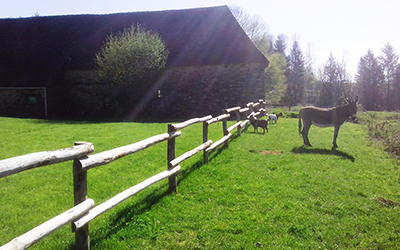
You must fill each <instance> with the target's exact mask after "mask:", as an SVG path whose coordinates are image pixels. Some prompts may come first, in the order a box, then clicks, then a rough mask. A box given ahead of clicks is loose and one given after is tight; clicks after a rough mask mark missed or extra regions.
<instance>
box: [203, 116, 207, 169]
mask: <svg viewBox="0 0 400 250" xmlns="http://www.w3.org/2000/svg"><path fill="white" fill-rule="evenodd" d="M207 141H208V123H207V122H203V143H205V142H207ZM203 163H204V164H208V152H207V150H206V149H204V150H203Z"/></svg>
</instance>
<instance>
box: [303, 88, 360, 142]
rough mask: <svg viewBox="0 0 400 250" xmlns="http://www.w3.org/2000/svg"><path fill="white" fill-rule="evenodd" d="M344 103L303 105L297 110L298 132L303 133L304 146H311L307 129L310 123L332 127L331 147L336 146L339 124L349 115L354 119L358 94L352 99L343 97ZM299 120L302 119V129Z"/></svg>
mask: <svg viewBox="0 0 400 250" xmlns="http://www.w3.org/2000/svg"><path fill="white" fill-rule="evenodd" d="M345 100H346V102H347V103H346V104H345V105H341V106H337V107H334V108H327V109H324V108H317V107H305V108H302V109H301V110H300V112H299V133H300V134H302V135H303V142H304V145H306V146H310V147H312V146H311V143H310V141H309V140H308V131H309V130H310V127H311V125H312V124H314V125H316V126H318V127H332V126H333V127H334V132H333V142H332V143H333V147H335V148H337V147H338V145H337V144H336V138H337V136H338V133H339V128H340V126H341V125H342V124H343V123H344V122H345V121H346V120H347V119H348V118H349V117H351V118H352V119H353V120H355V119H356V114H357V102H358V96H357V97H356V99H355V100H354V101H350V100H349V99H345ZM301 121H303V130H301Z"/></svg>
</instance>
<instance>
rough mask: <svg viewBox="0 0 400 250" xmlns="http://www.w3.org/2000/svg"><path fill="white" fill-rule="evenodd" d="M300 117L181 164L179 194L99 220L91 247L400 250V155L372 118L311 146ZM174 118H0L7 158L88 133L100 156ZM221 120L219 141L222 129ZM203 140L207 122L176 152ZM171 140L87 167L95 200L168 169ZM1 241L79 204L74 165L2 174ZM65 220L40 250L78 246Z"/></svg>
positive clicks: (143, 199)
mask: <svg viewBox="0 0 400 250" xmlns="http://www.w3.org/2000/svg"><path fill="white" fill-rule="evenodd" d="M297 122H298V120H297V119H292V118H282V119H280V120H279V121H278V123H277V124H270V125H269V133H267V134H265V135H262V134H261V133H260V134H257V133H254V132H253V128H249V129H248V131H247V132H244V133H243V134H242V136H241V137H238V138H234V139H233V140H231V143H230V146H229V149H225V150H216V151H215V152H213V154H212V155H211V157H210V164H208V165H202V164H201V161H202V155H201V154H199V155H197V156H195V157H193V158H191V159H190V160H188V161H185V162H183V163H182V164H181V166H182V171H181V173H180V175H179V176H178V192H177V193H174V194H167V189H168V185H167V181H162V182H160V183H158V184H156V185H154V186H152V187H151V188H149V189H147V190H145V191H143V192H141V193H140V194H139V195H137V196H135V197H133V198H130V199H128V200H127V201H125V202H124V203H122V204H121V205H119V206H117V207H116V208H114V209H113V210H111V211H109V212H107V213H106V214H104V215H102V216H100V217H98V218H97V219H95V220H94V221H93V222H91V223H90V235H91V246H92V249H318V248H322V249H325V248H326V249H333V248H339V249H349V248H350V249H398V248H399V246H400V228H399V226H398V225H400V214H399V207H398V206H397V202H400V192H399V190H400V184H399V176H400V171H399V167H398V160H395V159H393V158H392V157H391V156H390V154H389V153H387V152H385V151H383V147H382V146H378V145H377V144H376V143H374V142H371V141H370V140H369V139H368V129H367V126H365V125H360V124H352V123H346V124H345V125H343V126H342V128H341V130H340V132H339V137H338V145H339V148H338V149H337V150H335V151H332V150H331V145H332V144H331V141H332V133H333V129H332V128H325V129H321V128H316V127H312V128H311V130H310V141H311V143H312V144H313V145H314V148H304V147H302V139H301V138H300V136H299V135H298V130H297ZM166 130H167V124H165V123H158V124H157V123H75V122H55V121H45V120H33V119H13V118H0V135H1V138H2V140H1V141H0V159H5V158H8V157H13V156H17V155H21V154H27V153H32V152H38V151H46V150H55V149H59V148H64V147H70V146H72V145H73V143H74V142H75V141H89V142H92V143H93V144H94V146H95V152H101V151H104V150H108V149H112V148H115V147H119V146H123V145H127V144H130V143H134V142H137V141H139V140H142V139H145V138H147V137H150V136H153V135H157V134H161V133H165V132H166ZM221 130H222V125H221V124H213V125H212V128H211V135H210V139H212V140H213V141H216V140H217V139H219V138H221V136H222V132H221ZM201 143H202V125H201V124H198V125H194V126H191V127H188V128H185V129H183V130H182V136H181V137H178V138H177V155H179V154H182V153H184V152H185V151H187V150H190V149H192V148H194V147H196V146H198V145H199V144H201ZM166 167H167V163H166V142H165V143H161V144H159V145H157V146H155V147H151V148H148V149H146V150H144V151H141V152H139V153H137V154H134V155H131V156H128V157H125V158H122V159H121V160H118V161H116V162H113V163H111V164H109V165H107V166H102V167H100V168H96V169H93V170H90V171H89V173H88V180H89V183H88V185H89V187H88V190H89V194H88V196H89V197H90V198H92V199H94V200H95V202H96V204H100V203H101V202H103V201H105V200H107V199H109V198H110V197H112V196H113V195H115V194H117V193H118V192H121V191H123V190H125V189H127V188H129V187H131V186H133V185H135V184H137V183H138V182H140V181H142V180H144V179H146V178H148V177H150V176H151V175H154V174H156V173H158V172H161V171H163V170H165V169H166ZM0 197H1V199H0V246H1V245H3V244H5V243H7V242H8V241H10V240H11V239H13V238H14V237H16V236H19V235H21V234H23V233H25V232H26V231H28V230H30V229H32V228H33V227H35V226H37V225H39V224H40V223H42V222H44V221H46V220H48V219H50V218H52V217H53V216H55V215H57V214H59V213H61V212H63V211H65V210H67V209H68V208H70V207H72V205H73V197H72V163H62V164H59V165H53V166H47V167H42V168H38V169H34V170H29V171H25V172H23V173H20V174H17V175H14V176H9V177H5V178H2V179H0ZM73 242H74V235H73V234H72V233H71V230H70V227H69V226H65V227H64V228H62V229H61V230H58V231H56V232H55V233H53V234H52V235H51V236H49V237H47V238H45V239H44V240H42V241H40V242H39V243H37V244H36V245H34V246H33V247H32V248H31V249H72V248H73Z"/></svg>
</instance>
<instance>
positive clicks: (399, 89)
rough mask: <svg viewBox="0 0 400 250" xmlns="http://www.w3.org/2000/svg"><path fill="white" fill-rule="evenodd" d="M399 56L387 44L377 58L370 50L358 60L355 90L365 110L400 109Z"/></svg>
mask: <svg viewBox="0 0 400 250" xmlns="http://www.w3.org/2000/svg"><path fill="white" fill-rule="evenodd" d="M398 59H399V55H398V54H397V53H396V52H395V50H394V48H393V47H392V46H391V45H390V44H389V43H388V44H386V45H385V46H384V47H383V48H382V53H381V55H379V56H378V57H377V58H376V57H375V56H374V54H373V53H372V51H371V50H368V51H367V54H366V55H364V56H363V57H361V58H360V61H359V64H358V69H357V76H356V81H357V88H358V92H359V95H360V96H361V97H362V98H361V104H363V105H364V107H365V108H366V109H367V110H375V111H376V110H378V111H380V110H388V111H393V110H398V109H400V98H399V97H400V64H399V63H398Z"/></svg>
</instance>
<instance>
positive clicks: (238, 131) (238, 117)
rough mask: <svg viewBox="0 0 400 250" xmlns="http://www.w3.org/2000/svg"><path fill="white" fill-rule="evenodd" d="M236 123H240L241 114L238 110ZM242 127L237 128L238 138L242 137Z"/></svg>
mask: <svg viewBox="0 0 400 250" xmlns="http://www.w3.org/2000/svg"><path fill="white" fill-rule="evenodd" d="M236 122H240V112H239V110H236ZM240 135H241V133H240V126H238V127H237V136H238V137H240Z"/></svg>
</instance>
